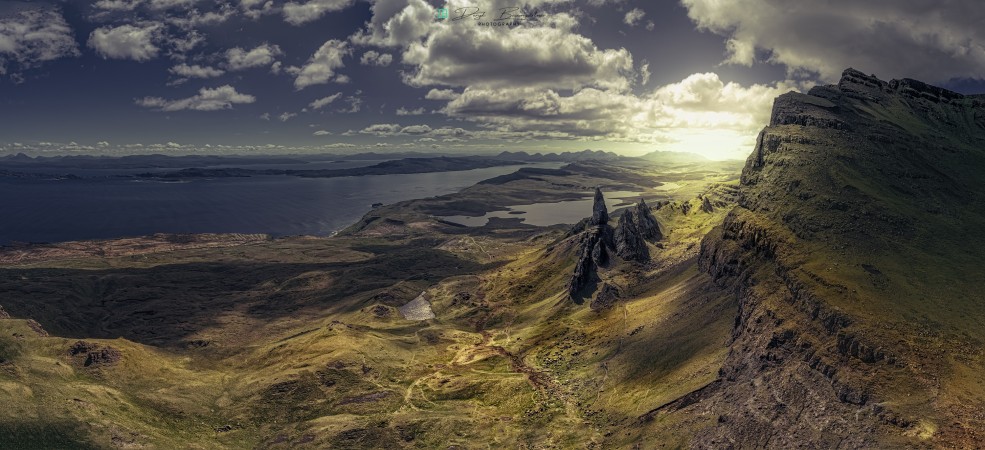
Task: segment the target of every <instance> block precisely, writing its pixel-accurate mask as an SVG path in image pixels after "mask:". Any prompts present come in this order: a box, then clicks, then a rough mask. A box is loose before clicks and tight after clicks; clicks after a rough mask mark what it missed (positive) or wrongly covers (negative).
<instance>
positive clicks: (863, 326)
mask: <svg viewBox="0 0 985 450" xmlns="http://www.w3.org/2000/svg"><path fill="white" fill-rule="evenodd" d="M983 169H985V104H983V102H982V99H981V97H976V96H964V95H961V94H958V93H955V92H950V91H947V90H945V89H941V88H938V87H934V86H930V85H927V84H924V83H921V82H918V81H915V80H909V79H903V80H893V81H890V82H885V81H882V80H879V79H878V78H876V77H874V76H869V75H865V74H863V73H861V72H859V71H856V70H853V69H848V70H846V71H845V72H844V74H843V77H842V79H841V81H840V82H839V83H838V84H837V85H831V86H819V87H815V88H813V89H811V91H810V92H809V93H808V94H799V93H789V94H784V95H782V96H780V97H779V98H777V99H776V101H775V103H774V107H773V113H772V117H771V120H770V125H769V126H768V127H766V128H765V129H764V130H763V131H762V132H761V133H760V134H759V137H758V138H757V141H756V146H755V149H754V150H753V152H752V154H751V155H750V156H749V158H748V160H747V162H746V165H745V168H744V170H743V171H742V177H741V187H740V196H739V206H738V207H736V208H735V209H734V210H733V211H731V212H730V213H729V215H728V216H727V218H726V219H725V222H724V223H723V224H722V225H721V226H720V227H718V228H716V229H715V230H714V231H712V232H711V233H709V235H708V236H706V237H705V239H704V240H703V242H702V246H701V254H700V258H699V265H700V267H701V269H702V270H704V271H705V272H707V273H709V274H711V275H712V277H713V278H714V279H715V281H716V283H718V284H719V285H720V286H723V287H726V288H728V289H730V290H731V291H732V292H733V293H734V295H735V296H736V297H737V299H738V301H739V314H738V316H737V317H736V318H735V324H734V328H733V332H732V335H731V337H730V338H729V340H730V342H731V343H730V350H729V354H728V357H727V359H726V362H725V364H724V366H723V367H722V369H721V370H720V372H719V380H718V381H717V382H715V383H713V384H712V385H709V386H708V387H707V388H706V389H704V390H702V391H700V392H696V393H695V394H694V396H695V398H694V399H691V401H690V402H689V403H691V404H692V405H691V406H689V407H688V408H690V410H691V411H693V412H698V413H700V414H711V415H713V416H715V417H717V420H716V422H715V424H714V425H712V426H709V427H707V428H705V429H704V431H702V432H701V433H699V436H698V437H697V440H696V441H695V446H697V447H708V448H725V447H742V448H745V447H750V448H751V447H757V448H758V447H767V448H793V447H798V446H805V445H806V446H808V447H813V448H835V447H844V448H872V447H894V448H898V447H915V446H916V447H923V446H942V447H957V448H971V447H973V446H974V445H976V444H975V443H976V442H977V443H980V442H983V439H985V435H983V433H982V431H981V430H983V429H985V414H983V412H982V411H983V410H982V408H981V407H980V405H982V404H985V380H983V379H982V378H980V377H975V376H971V375H970V374H971V373H975V372H978V373H980V372H981V370H982V369H983V368H985V358H983V355H982V351H981V350H980V344H981V342H982V339H983V338H985V330H982V329H981V327H980V326H979V325H976V324H980V323H982V322H981V320H983V319H985V298H983V296H982V294H981V292H983V291H982V290H981V289H982V288H985V286H983V281H982V279H981V277H980V273H979V269H978V267H980V263H981V262H982V257H981V256H980V255H982V254H983V253H982V250H983V248H982V247H983V245H982V242H985V239H983V238H985V236H983V234H985V233H983V232H982V231H981V230H983V228H981V226H982V224H983V223H985V206H983V204H985V202H983V197H985V187H983V185H982V183H981V181H980V180H981V178H980V173H981V170H983ZM975 273H978V275H975ZM972 405H978V406H972Z"/></svg>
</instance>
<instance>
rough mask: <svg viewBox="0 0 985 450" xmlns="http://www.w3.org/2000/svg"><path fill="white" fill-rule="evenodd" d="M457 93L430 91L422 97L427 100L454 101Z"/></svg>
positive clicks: (443, 90) (449, 90)
mask: <svg viewBox="0 0 985 450" xmlns="http://www.w3.org/2000/svg"><path fill="white" fill-rule="evenodd" d="M456 97H458V93H457V92H455V91H453V90H451V89H431V90H430V91H428V93H427V94H426V95H425V96H424V98H426V99H428V100H454V99H455V98H456Z"/></svg>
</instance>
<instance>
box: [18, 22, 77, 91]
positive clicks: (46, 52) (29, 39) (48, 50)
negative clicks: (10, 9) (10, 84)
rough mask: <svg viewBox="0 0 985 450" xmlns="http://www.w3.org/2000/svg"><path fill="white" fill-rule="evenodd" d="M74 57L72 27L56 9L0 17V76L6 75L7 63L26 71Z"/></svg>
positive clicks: (75, 53)
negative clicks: (46, 63)
mask: <svg viewBox="0 0 985 450" xmlns="http://www.w3.org/2000/svg"><path fill="white" fill-rule="evenodd" d="M78 55H79V48H78V45H76V43H75V39H74V38H73V37H72V28H71V27H69V25H68V23H67V22H65V18H64V17H62V14H61V12H60V11H58V10H55V9H45V10H31V11H22V12H20V13H18V14H16V15H12V16H10V17H2V18H0V75H3V74H5V73H7V71H8V70H9V69H8V68H7V67H8V63H11V62H12V63H14V64H16V65H17V66H18V68H19V69H30V68H33V67H37V66H39V65H41V64H42V63H44V62H46V61H53V60H56V59H59V58H64V57H71V56H78Z"/></svg>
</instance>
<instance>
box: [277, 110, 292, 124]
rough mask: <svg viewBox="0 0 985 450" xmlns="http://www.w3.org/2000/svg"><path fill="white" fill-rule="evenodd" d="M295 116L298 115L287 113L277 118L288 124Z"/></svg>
mask: <svg viewBox="0 0 985 450" xmlns="http://www.w3.org/2000/svg"><path fill="white" fill-rule="evenodd" d="M294 116H297V114H295V113H290V112H285V113H281V115H279V116H277V118H278V119H280V121H281V122H287V121H288V120H291V118H292V117H294Z"/></svg>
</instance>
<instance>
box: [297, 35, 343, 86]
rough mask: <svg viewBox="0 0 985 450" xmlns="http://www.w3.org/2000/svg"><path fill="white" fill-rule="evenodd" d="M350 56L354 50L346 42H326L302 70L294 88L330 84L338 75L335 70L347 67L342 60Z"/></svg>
mask: <svg viewBox="0 0 985 450" xmlns="http://www.w3.org/2000/svg"><path fill="white" fill-rule="evenodd" d="M350 54H352V49H351V48H350V47H349V44H347V43H346V42H344V41H340V40H337V39H331V40H328V41H326V42H325V43H324V44H322V46H321V48H319V49H318V51H316V52H315V54H314V55H311V58H309V59H308V62H307V63H306V64H305V65H304V66H302V67H301V68H300V70H299V71H298V73H297V78H296V79H295V80H294V87H295V88H297V89H298V90H300V89H304V88H306V87H308V86H312V85H316V84H324V83H328V82H329V80H331V79H332V77H334V76H335V75H336V74H335V69H338V68H340V67H345V64H343V63H342V58H343V57H344V56H348V55H350Z"/></svg>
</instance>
